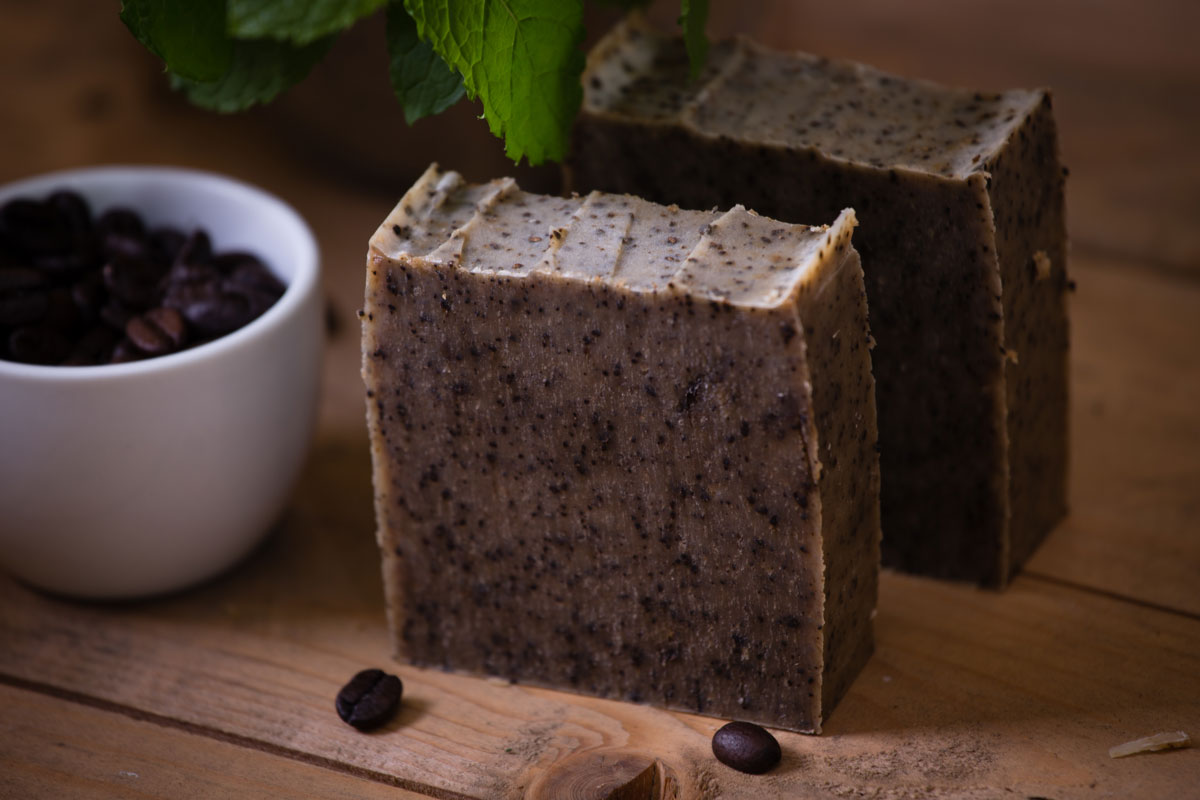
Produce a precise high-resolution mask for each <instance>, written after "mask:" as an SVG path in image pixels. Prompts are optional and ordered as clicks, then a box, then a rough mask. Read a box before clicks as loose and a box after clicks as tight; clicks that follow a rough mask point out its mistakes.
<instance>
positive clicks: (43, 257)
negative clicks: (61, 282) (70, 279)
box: [29, 250, 92, 273]
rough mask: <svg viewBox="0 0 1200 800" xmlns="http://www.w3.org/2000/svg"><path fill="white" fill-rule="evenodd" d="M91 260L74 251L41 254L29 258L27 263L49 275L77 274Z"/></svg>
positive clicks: (85, 267) (86, 266)
mask: <svg viewBox="0 0 1200 800" xmlns="http://www.w3.org/2000/svg"><path fill="white" fill-rule="evenodd" d="M91 261H92V258H91V257H90V256H88V255H86V254H84V253H82V252H79V251H76V250H68V251H66V252H64V253H41V254H39V255H36V256H30V258H29V262H30V263H31V264H33V265H34V266H35V267H37V268H38V269H40V270H42V271H44V272H49V273H79V272H82V271H83V270H85V269H87V268H88V265H89V264H90V263H91Z"/></svg>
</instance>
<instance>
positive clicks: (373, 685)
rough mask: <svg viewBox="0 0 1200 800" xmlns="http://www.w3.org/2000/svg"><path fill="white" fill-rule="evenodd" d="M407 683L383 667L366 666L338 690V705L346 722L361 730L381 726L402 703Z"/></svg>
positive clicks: (339, 712)
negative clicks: (401, 697) (371, 667)
mask: <svg viewBox="0 0 1200 800" xmlns="http://www.w3.org/2000/svg"><path fill="white" fill-rule="evenodd" d="M403 693H404V684H403V683H401V682H400V679H399V678H397V677H396V676H395V675H389V674H388V673H386V672H384V671H383V670H381V669H364V670H363V671H362V672H360V673H358V674H357V675H355V676H354V677H353V678H351V679H350V682H349V683H347V684H346V685H345V686H343V687H342V690H341V691H340V692H338V695H337V701H336V702H335V704H334V705H335V706H336V708H337V713H338V716H339V717H341V718H342V721H343V722H346V723H348V724H350V725H353V726H354V727H355V728H358V729H359V730H360V731H365V730H370V729H371V728H377V727H379V726H380V725H382V724H383V723H385V722H387V721H388V720H389V719H391V718H392V715H393V714H395V713H396V709H397V708H398V707H399V706H400V696H401V695H402V694H403Z"/></svg>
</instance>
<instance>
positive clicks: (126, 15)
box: [121, 0, 233, 81]
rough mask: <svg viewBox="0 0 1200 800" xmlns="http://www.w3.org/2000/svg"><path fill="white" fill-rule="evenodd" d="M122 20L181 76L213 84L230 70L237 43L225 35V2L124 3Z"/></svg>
mask: <svg viewBox="0 0 1200 800" xmlns="http://www.w3.org/2000/svg"><path fill="white" fill-rule="evenodd" d="M121 21H122V22H124V23H125V27H126V28H129V32H130V33H132V34H133V35H134V37H135V38H136V39H137V40H138V41H139V42H141V43H142V44H143V45H145V47H146V49H148V50H149V51H150V52H151V53H154V55H156V56H158V57H159V58H161V59H162V60H163V61H165V62H166V63H167V66H168V68H169V69H170V70H171V71H172V72H174V73H176V74H177V75H181V76H183V77H185V78H190V79H192V80H197V81H211V80H216V79H217V78H219V77H221V75H222V74H224V72H225V70H226V69H228V68H229V64H230V61H231V60H232V57H233V43H232V42H230V41H229V37H228V36H226V35H225V0H191V2H186V3H184V2H179V1H178V0H124V2H122V3H121Z"/></svg>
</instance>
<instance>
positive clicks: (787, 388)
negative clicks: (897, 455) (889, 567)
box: [363, 167, 879, 731]
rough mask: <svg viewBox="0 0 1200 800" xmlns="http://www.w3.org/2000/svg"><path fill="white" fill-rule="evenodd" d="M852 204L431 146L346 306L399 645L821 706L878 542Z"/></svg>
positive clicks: (561, 673)
mask: <svg viewBox="0 0 1200 800" xmlns="http://www.w3.org/2000/svg"><path fill="white" fill-rule="evenodd" d="M854 225H855V218H854V214H853V212H851V211H844V212H841V213H839V214H838V215H837V217H836V220H835V221H834V222H833V223H832V224H831V225H825V226H819V227H810V226H808V225H795V224H784V223H780V222H776V221H774V220H771V219H767V218H764V217H761V216H759V215H757V214H754V213H752V212H749V211H747V210H745V209H744V208H741V207H734V208H733V209H731V210H729V211H726V212H717V211H684V210H680V209H678V208H676V207H668V206H660V205H656V204H653V203H649V202H646V201H644V200H640V199H638V198H634V197H629V196H621V195H612V194H602V193H592V194H590V195H587V196H586V197H570V198H557V197H542V196H538V195H531V194H527V193H525V192H522V191H520V189H519V188H518V187H517V186H516V184H515V183H514V182H513V181H512V180H511V179H500V180H496V181H492V182H490V183H487V184H482V185H469V184H466V183H464V182H463V180H462V179H461V177H460V176H458V175H457V174H456V173H453V172H443V171H441V170H439V169H437V168H436V167H431V168H430V169H429V170H428V171H427V172H426V173H425V175H424V176H422V178H421V179H420V180H419V181H418V182H417V183H416V184H415V185H414V186H413V187H412V189H411V190H409V192H408V193H407V194H406V195H405V196H404V198H403V199H402V200H401V202H400V203H399V205H397V207H396V208H395V210H394V211H393V212H392V213H391V215H389V217H388V218H387V220H386V221H385V222H384V223H383V225H381V226H380V228H379V230H378V231H377V232H376V234H375V236H374V237H373V238H372V240H371V245H370V250H369V254H368V259H367V286H366V297H365V305H364V310H363V376H364V380H365V382H366V386H367V394H368V404H367V405H368V413H367V416H368V427H369V431H370V435H371V448H372V459H373V466H374V478H375V490H376V513H377V517H378V523H379V532H378V536H379V544H380V548H381V553H382V556H383V570H384V584H385V588H386V594H387V602H388V612H389V620H390V624H391V628H392V632H393V635H394V639H395V644H396V648H397V652H398V655H400V657H402V658H405V659H407V660H410V661H412V662H414V663H417V664H425V665H435V666H439V667H443V668H447V669H455V670H463V671H467V672H474V673H485V674H494V675H500V676H503V677H506V678H510V679H512V680H517V681H521V682H527V683H533V684H539V685H546V686H552V687H557V688H563V689H568V690H572V691H578V692H586V693H590V694H594V695H598V696H604V697H615V698H622V699H628V700H632V701H635V702H646V703H653V704H656V705H661V706H666V707H671V708H679V709H684V710H689V711H695V712H700V713H705V714H715V715H719V716H727V717H733V716H736V717H738V718H742V719H751V720H755V721H758V722H762V723H766V724H771V725H776V726H781V727H786V728H791V729H794V730H803V731H815V730H819V728H820V725H821V721H822V720H823V719H824V718H825V716H827V714H828V713H829V711H830V710H831V709H832V708H833V705H834V703H835V702H836V701H837V699H838V698H839V697H840V696H841V695H842V694H843V693H844V692H845V690H846V688H847V687H848V686H849V684H850V682H851V681H852V680H853V678H854V676H855V674H856V673H857V672H858V670H859V669H860V667H861V666H862V664H863V663H864V662H865V661H866V659H867V657H868V656H869V654H870V652H871V648H872V636H871V617H872V614H873V611H874V608H875V600H876V593H877V592H876V587H877V580H878V569H879V504H878V488H879V484H878V481H879V473H878V456H877V453H876V437H877V433H876V428H875V409H874V383H873V380H872V378H871V371H870V354H869V349H870V336H869V332H868V328H867V314H866V298H865V291H864V288H863V283H862V270H861V266H860V263H859V259H858V254H857V252H856V251H855V250H854V248H853V246H852V245H851V236H852V232H853V230H854Z"/></svg>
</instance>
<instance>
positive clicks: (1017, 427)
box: [568, 21, 1067, 586]
mask: <svg viewBox="0 0 1200 800" xmlns="http://www.w3.org/2000/svg"><path fill="white" fill-rule="evenodd" d="M584 86H585V95H584V108H583V112H582V114H581V115H580V118H579V120H578V122H577V124H576V127H575V132H574V139H573V144H572V153H571V156H570V158H569V161H568V184H569V185H570V187H571V188H574V189H578V190H588V189H601V190H607V191H614V192H631V193H635V194H638V195H640V196H644V197H647V198H649V199H651V200H656V201H659V202H668V203H678V204H679V205H681V206H684V207H688V208H711V207H713V206H720V207H727V206H730V205H732V204H734V203H741V204H744V205H745V206H747V207H749V208H752V209H754V210H756V211H758V212H760V213H762V214H765V215H768V216H771V217H774V218H777V219H782V220H791V221H804V220H811V219H822V218H828V217H829V216H830V215H831V214H833V213H836V211H837V210H838V209H840V208H843V207H846V206H851V207H853V208H854V209H855V211H856V213H857V216H858V218H859V220H860V222H861V228H860V229H859V231H858V232H857V233H856V234H855V246H856V248H857V249H858V250H859V252H860V253H861V254H862V259H863V267H864V270H865V273H866V284H867V294H868V299H869V301H870V307H871V321H872V330H873V332H874V334H875V336H876V338H877V339H878V342H879V346H878V349H877V350H876V351H875V353H874V362H875V376H876V380H877V381H878V396H879V429H880V441H881V447H882V453H881V458H882V469H883V483H882V492H883V507H882V508H883V530H884V539H883V558H884V563H885V564H891V565H893V566H897V567H899V568H902V569H905V570H909V571H914V572H919V573H924V574H930V575H936V576H941V577H949V578H957V579H965V580H970V581H974V582H979V583H984V584H989V585H994V586H1003V585H1004V584H1005V583H1006V582H1007V581H1008V579H1009V577H1010V576H1011V575H1012V574H1013V573H1014V571H1015V570H1016V569H1018V568H1019V567H1020V565H1021V563H1022V562H1023V561H1024V560H1025V559H1026V558H1027V557H1028V556H1029V554H1030V553H1031V552H1032V551H1033V549H1034V547H1035V546H1036V545H1037V543H1038V542H1039V541H1040V540H1041V539H1042V537H1043V536H1044V535H1045V534H1046V533H1047V532H1048V530H1049V529H1050V528H1051V527H1052V526H1053V525H1054V524H1055V522H1057V521H1058V520H1059V519H1060V518H1061V517H1062V516H1063V514H1064V513H1065V509H1066V501H1065V494H1066V467H1067V438H1066V437H1067V422H1066V416H1067V391H1066V364H1067V319H1066V307H1065V300H1064V297H1065V294H1064V293H1065V290H1066V286H1067V280H1066V268H1065V265H1066V233H1065V227H1064V221H1063V170H1062V169H1061V167H1060V166H1059V163H1058V155H1057V141H1056V133H1055V126H1054V119H1053V115H1052V113H1051V107H1050V98H1049V95H1048V94H1047V93H1046V92H1044V91H1007V92H999V93H984V92H974V91H968V90H961V89H950V88H946V87H942V86H938V85H935V84H932V83H929V82H925V81H915V80H905V79H902V78H898V77H895V76H892V75H888V74H886V73H883V72H880V71H879V70H876V69H873V68H871V67H867V66H864V65H861V64H853V63H848V62H839V61H834V60H830V59H826V58H820V57H817V56H812V55H807V54H803V53H780V52H774V51H771V50H768V49H765V48H763V47H761V46H758V45H756V44H754V43H753V42H750V41H748V40H745V39H737V40H730V41H725V42H719V43H716V44H714V46H713V47H712V48H711V55H710V58H709V61H708V65H707V67H706V68H705V71H704V73H703V74H702V75H701V77H700V78H699V79H698V80H696V81H692V80H690V78H689V73H688V61H687V54H686V51H685V48H684V46H683V42H682V40H681V39H680V38H678V37H667V36H662V35H659V34H657V33H655V32H653V31H651V30H648V29H646V28H644V27H642V26H641V25H640V24H639V23H637V22H636V21H633V22H629V23H625V24H622V25H621V26H619V27H618V28H617V29H616V30H615V31H614V32H613V33H611V34H610V35H609V36H608V37H606V38H605V39H604V40H602V41H601V42H600V43H599V44H598V45H597V46H596V48H595V49H594V50H593V52H592V54H591V55H590V56H589V62H588V68H587V71H586V72H585V75H584Z"/></svg>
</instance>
